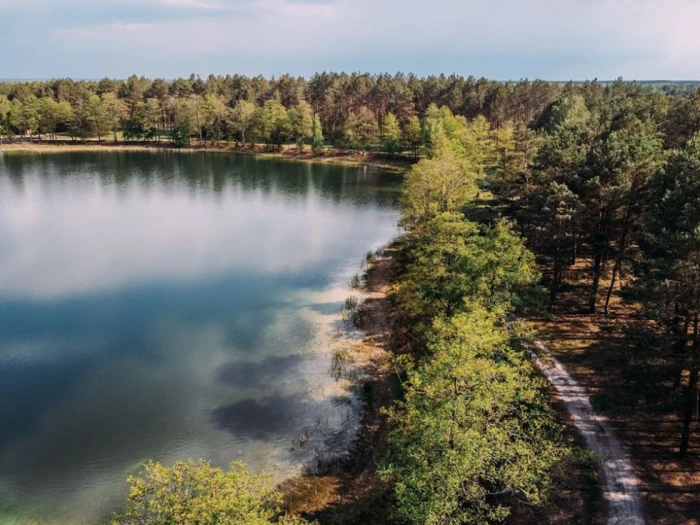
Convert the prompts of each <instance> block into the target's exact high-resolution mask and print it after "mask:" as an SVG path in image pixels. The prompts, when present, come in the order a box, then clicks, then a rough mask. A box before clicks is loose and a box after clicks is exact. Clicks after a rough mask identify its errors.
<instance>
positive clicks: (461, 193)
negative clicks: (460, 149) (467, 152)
mask: <svg viewBox="0 0 700 525" xmlns="http://www.w3.org/2000/svg"><path fill="white" fill-rule="evenodd" d="M478 180H479V178H478V175H477V174H476V173H475V172H474V171H472V169H471V165H470V164H469V163H467V162H465V161H463V160H461V159H459V158H458V157H457V156H456V155H455V154H454V153H453V152H452V151H450V150H445V151H444V152H443V153H441V154H440V156H438V157H433V158H430V159H422V160H420V161H419V162H418V163H417V164H415V165H414V166H412V167H411V169H410V171H409V172H408V174H407V175H406V178H405V181H404V186H403V195H402V196H403V210H402V211H403V217H404V221H405V223H406V224H407V225H414V224H418V223H420V222H424V221H426V220H429V219H430V218H432V217H435V216H436V215H438V214H440V213H444V212H450V211H459V210H461V209H462V208H463V207H464V206H465V204H466V203H467V202H469V201H470V200H471V199H472V198H473V197H474V194H475V193H476V189H477V187H478V185H477V184H478Z"/></svg>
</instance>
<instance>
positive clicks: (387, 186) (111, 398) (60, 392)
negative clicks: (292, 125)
mask: <svg viewBox="0 0 700 525" xmlns="http://www.w3.org/2000/svg"><path fill="white" fill-rule="evenodd" d="M399 184H400V178H399V177H398V176H396V175H391V174H387V173H382V172H377V171H372V170H368V169H365V168H347V167H336V166H329V165H318V164H310V163H292V162H285V161H274V160H268V159H256V158H253V157H236V156H229V155H218V154H201V153H195V154H188V153H168V152H153V153H150V152H106V153H80V154H72V153H70V154H69V153H60V154H53V155H23V154H14V153H12V154H10V153H5V154H2V153H0V523H2V524H3V525H5V524H8V523H17V524H24V523H37V522H38V523H71V524H80V523H100V522H103V521H104V520H105V517H107V516H109V514H110V512H111V511H112V510H113V509H114V508H115V505H119V503H120V502H121V501H123V498H124V494H125V492H126V489H127V487H126V484H125V482H124V480H125V478H126V477H127V476H128V475H129V474H132V473H135V472H137V471H138V467H139V464H140V463H141V462H143V461H144V460H146V459H147V458H153V459H156V460H158V461H161V462H166V463H170V462H173V461H175V460H178V459H186V458H194V459H198V458H208V459H211V460H212V461H213V462H214V463H216V464H219V465H225V464H227V463H229V462H231V461H233V460H236V459H241V460H243V461H245V462H247V463H248V464H250V465H251V466H252V467H255V468H257V469H268V470H272V471H274V472H275V473H276V474H277V476H278V477H279V478H282V477H285V476H289V475H292V474H294V473H297V472H299V470H300V469H301V468H302V467H303V466H306V467H311V468H313V466H314V465H315V464H316V462H317V458H318V457H322V458H324V457H328V456H332V455H333V454H336V453H341V452H342V451H343V448H344V447H345V445H346V444H347V441H348V439H350V438H351V436H352V433H353V431H354V430H355V428H356V422H357V412H356V401H355V400H354V399H353V398H352V396H350V395H349V394H348V393H347V392H346V391H345V390H344V389H343V388H342V387H341V385H339V384H338V383H337V382H335V381H334V380H333V379H332V377H331V374H330V372H329V370H330V363H331V347H332V343H331V341H330V340H331V339H332V335H333V332H334V330H336V328H334V326H335V324H336V323H337V319H338V312H339V311H340V309H341V308H342V303H343V301H344V298H345V296H346V295H347V283H348V281H349V279H350V276H351V275H352V274H353V273H354V272H355V271H357V269H358V267H359V263H360V261H361V259H362V257H363V255H364V254H365V253H366V252H367V250H369V249H373V248H377V247H379V246H381V245H382V244H384V243H386V242H387V241H388V240H390V239H391V238H392V237H393V236H394V235H395V234H396V222H397V220H398V207H397V204H396V200H397V195H398V187H399ZM303 433H307V434H308V435H309V436H310V437H311V439H310V441H309V443H308V444H307V445H305V446H303V447H300V446H299V436H300V435H301V434H303Z"/></svg>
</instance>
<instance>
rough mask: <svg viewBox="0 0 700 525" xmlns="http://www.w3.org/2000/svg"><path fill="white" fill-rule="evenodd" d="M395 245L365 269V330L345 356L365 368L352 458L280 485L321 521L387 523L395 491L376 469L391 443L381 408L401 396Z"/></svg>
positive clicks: (291, 504) (295, 505)
mask: <svg viewBox="0 0 700 525" xmlns="http://www.w3.org/2000/svg"><path fill="white" fill-rule="evenodd" d="M395 250H396V248H388V249H387V250H386V253H385V255H384V256H382V257H377V258H375V260H374V262H373V263H372V264H371V265H370V267H369V269H368V271H367V277H366V299H365V301H364V302H363V303H362V305H361V306H360V309H359V312H358V316H357V321H356V322H357V325H358V328H360V329H361V330H362V331H363V332H364V333H365V335H364V337H363V338H362V340H361V341H359V342H358V343H357V344H355V345H354V346H353V348H352V350H351V351H350V355H349V356H347V357H346V360H349V361H351V363H352V366H353V367H359V368H360V369H361V370H362V371H363V372H364V374H363V376H364V378H363V379H362V384H361V388H362V392H363V395H364V397H365V403H366V404H365V412H364V415H363V421H362V430H361V432H360V435H359V437H358V439H357V442H356V443H355V445H354V450H353V454H352V460H351V462H350V463H348V464H345V465H340V466H338V467H336V468H335V469H333V471H331V472H330V473H329V474H327V475H324V476H312V475H307V476H301V477H299V478H296V479H293V480H291V481H290V482H287V483H286V484H285V485H284V486H283V487H282V490H283V492H284V493H285V495H286V506H287V508H288V509H289V510H290V511H292V512H294V513H299V514H302V515H303V516H305V517H307V518H310V519H315V520H318V521H319V523H322V524H323V525H346V524H347V525H351V524H352V525H359V524H362V525H372V524H377V525H379V524H384V523H386V519H387V516H388V514H389V512H390V509H391V492H390V490H389V488H388V487H387V486H386V485H385V484H384V483H382V482H381V480H379V478H378V477H377V475H376V468H377V464H378V462H379V460H380V458H381V456H382V454H383V452H384V450H385V447H386V442H387V432H388V424H387V419H386V416H385V415H384V414H383V413H382V409H384V408H388V407H390V406H391V404H392V403H393V401H394V399H396V397H397V395H398V380H397V377H396V374H395V373H394V371H393V367H392V366H391V353H390V350H389V344H390V338H391V321H390V319H391V306H390V304H389V299H388V298H387V293H388V291H389V289H390V286H391V284H392V282H393V281H394V280H395V275H396V273H397V265H396V263H395V261H394V258H393V253H394V252H395Z"/></svg>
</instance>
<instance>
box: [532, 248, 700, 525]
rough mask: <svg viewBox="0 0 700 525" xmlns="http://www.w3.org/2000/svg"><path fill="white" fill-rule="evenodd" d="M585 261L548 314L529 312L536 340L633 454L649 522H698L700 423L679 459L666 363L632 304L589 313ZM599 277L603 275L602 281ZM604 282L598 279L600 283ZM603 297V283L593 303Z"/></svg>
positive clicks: (676, 414)
mask: <svg viewBox="0 0 700 525" xmlns="http://www.w3.org/2000/svg"><path fill="white" fill-rule="evenodd" d="M586 267H587V266H586V262H585V261H584V262H582V263H581V264H579V265H578V266H577V267H576V268H575V269H574V271H573V272H572V273H571V275H570V276H569V278H568V280H567V283H566V285H565V289H564V290H563V291H562V294H561V297H560V298H559V299H558V301H557V305H556V307H555V311H554V313H555V315H554V316H553V318H552V319H547V318H537V319H533V320H534V321H535V323H536V327H537V330H538V332H539V334H540V336H541V339H542V341H543V342H544V343H545V345H546V346H547V347H548V348H549V350H550V351H551V352H552V354H553V355H554V356H555V357H556V358H557V359H558V360H559V361H560V362H561V363H562V364H563V365H564V366H565V367H566V368H567V370H568V372H569V373H570V374H571V375H572V376H573V377H574V378H575V379H576V381H578V383H579V384H580V385H582V386H584V387H586V388H587V389H588V391H589V392H590V393H591V398H592V403H593V406H594V408H595V409H596V410H597V411H599V412H600V413H602V414H604V415H606V416H607V417H609V418H610V424H611V427H612V429H613V431H614V432H615V433H616V434H617V436H618V437H619V439H620V440H621V441H622V443H623V445H624V446H625V447H626V448H627V450H628V451H629V452H630V454H631V455H632V459H633V462H634V466H635V470H636V472H637V475H638V477H639V479H640V483H641V485H640V492H641V494H642V497H643V498H644V502H645V514H646V517H647V519H648V521H649V523H650V524H651V525H656V524H658V525H697V524H699V523H700V424H699V423H698V422H697V421H696V422H695V423H694V425H695V426H694V429H693V431H694V433H693V435H692V438H691V448H690V451H689V454H688V456H687V458H686V459H683V460H681V459H679V458H678V456H677V451H678V445H679V442H680V432H681V428H682V423H681V412H680V410H679V407H678V405H677V404H675V403H673V402H671V401H670V399H671V396H670V391H671V385H672V382H673V370H671V369H669V368H668V367H666V366H665V365H664V362H663V360H662V359H661V356H660V355H659V352H658V350H656V348H657V347H656V346H655V345H654V341H653V338H651V337H650V336H649V332H650V328H652V327H650V326H649V325H648V323H647V322H645V321H644V320H643V319H642V318H641V316H640V315H639V306H638V305H635V304H628V303H624V302H622V301H621V300H620V298H619V296H615V297H614V301H613V302H612V303H611V304H612V307H611V310H610V315H609V316H608V317H605V316H603V315H602V314H599V315H589V314H587V313H584V312H585V305H584V304H583V301H582V299H584V298H586V297H587V294H586V291H587V289H586V288H585V287H586V286H587V284H588V279H587V275H586ZM603 284H605V283H603ZM603 287H604V286H601V288H603ZM603 301H604V297H603V290H601V295H600V297H599V305H602V304H603Z"/></svg>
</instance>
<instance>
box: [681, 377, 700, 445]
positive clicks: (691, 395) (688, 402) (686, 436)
mask: <svg viewBox="0 0 700 525" xmlns="http://www.w3.org/2000/svg"><path fill="white" fill-rule="evenodd" d="M699 371H700V370H699V369H698V367H697V366H695V367H693V369H692V370H691V371H690V379H689V380H688V391H687V392H686V397H685V408H684V409H683V432H682V434H681V447H680V455H681V457H683V456H685V455H686V454H687V453H688V444H689V442H690V425H691V423H692V421H693V409H694V408H695V398H696V396H697V388H698V372H699Z"/></svg>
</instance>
